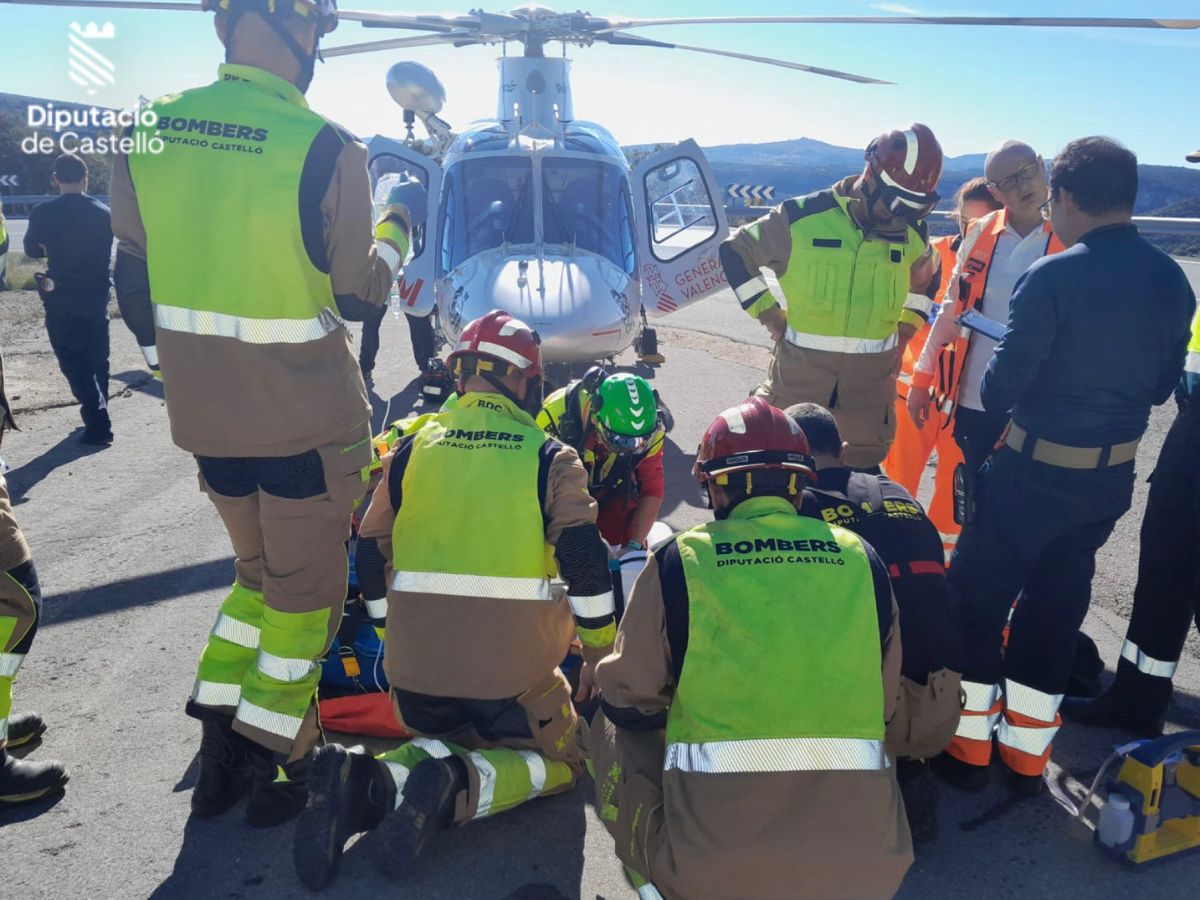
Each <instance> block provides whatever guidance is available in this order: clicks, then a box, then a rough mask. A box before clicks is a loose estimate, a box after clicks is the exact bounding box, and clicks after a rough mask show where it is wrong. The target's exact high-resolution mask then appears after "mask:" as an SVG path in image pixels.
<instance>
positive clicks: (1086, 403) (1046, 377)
mask: <svg viewBox="0 0 1200 900" xmlns="http://www.w3.org/2000/svg"><path fill="white" fill-rule="evenodd" d="M1195 306H1196V297H1195V295H1194V294H1193V293H1192V289H1191V287H1190V286H1189V285H1188V281H1187V276H1186V275H1184V273H1183V270H1182V269H1181V268H1180V267H1179V265H1178V264H1177V263H1176V262H1175V261H1174V260H1173V259H1171V258H1170V257H1169V256H1167V254H1165V253H1163V252H1162V251H1161V250H1159V249H1157V248H1156V247H1153V246H1152V245H1150V244H1149V243H1148V242H1147V241H1146V240H1144V239H1143V238H1142V237H1141V236H1140V235H1139V234H1138V232H1137V228H1136V227H1134V226H1133V225H1109V226H1105V227H1103V228H1097V229H1096V230H1094V231H1090V232H1088V233H1087V234H1086V235H1084V236H1083V238H1082V239H1080V241H1079V243H1077V244H1076V245H1075V246H1073V247H1071V248H1070V249H1069V250H1066V251H1064V252H1063V253H1059V254H1057V255H1055V256H1047V257H1044V258H1043V259H1040V260H1038V261H1037V262H1036V263H1034V264H1033V265H1032V266H1031V267H1030V269H1029V271H1028V272H1026V273H1025V275H1024V276H1023V277H1022V278H1021V280H1020V281H1019V282H1017V287H1016V290H1015V291H1014V292H1013V296H1012V309H1011V313H1010V316H1009V326H1008V332H1007V333H1006V334H1005V335H1004V339H1003V340H1002V341H1000V344H999V345H998V346H997V347H996V354H995V356H994V357H992V361H991V363H990V364H989V365H988V368H987V372H986V373H985V374H984V376H983V387H982V397H983V406H984V409H986V410H987V411H988V412H995V413H1005V412H1010V411H1011V413H1012V417H1013V421H1014V422H1016V423H1017V424H1018V425H1020V426H1021V427H1022V428H1024V429H1025V430H1026V431H1028V432H1029V433H1031V434H1033V435H1035V436H1036V437H1039V438H1045V439H1047V440H1051V441H1055V442H1056V443H1060V444H1069V445H1071V446H1075V447H1100V446H1104V445H1107V444H1120V443H1124V442H1125V441H1131V440H1135V439H1137V438H1140V437H1141V435H1142V433H1143V432H1144V431H1145V430H1146V425H1147V423H1148V422H1149V419H1150V408H1151V407H1152V406H1156V405H1157V404H1160V403H1165V402H1166V401H1167V399H1168V398H1170V396H1171V393H1172V392H1173V391H1174V390H1175V385H1176V384H1178V383H1179V376H1180V374H1181V373H1182V371H1183V361H1184V356H1185V355H1186V352H1187V344H1188V339H1189V336H1190V325H1191V319H1192V314H1193V312H1194V310H1195Z"/></svg>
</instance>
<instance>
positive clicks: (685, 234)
mask: <svg viewBox="0 0 1200 900" xmlns="http://www.w3.org/2000/svg"><path fill="white" fill-rule="evenodd" d="M0 3H15V4H27V5H39V6H65V7H100V8H112V9H161V10H199V9H200V8H201V7H200V4H199V3H177V2H157V0H136V2H110V0H0ZM339 19H341V20H344V21H352V22H358V23H360V24H361V25H362V26H363V27H365V28H370V29H395V30H401V31H409V32H416V34H410V35H407V36H403V37H397V38H387V39H383V40H376V41H368V42H363V43H354V44H348V45H339V46H331V47H326V48H323V56H324V58H326V59H333V58H336V57H340V56H347V55H352V54H361V53H373V52H381V51H395V50H408V49H415V48H419V47H426V46H435V45H451V46H455V47H474V46H489V45H491V46H494V45H500V46H501V47H502V48H503V56H502V57H501V58H500V59H499V62H498V65H499V81H498V100H497V106H496V112H495V115H494V116H493V117H492V118H489V119H484V120H480V121H476V122H472V123H471V124H470V125H469V126H468V127H467V128H466V129H465V130H463V131H462V132H461V133H458V134H455V133H454V132H453V130H452V129H451V128H450V126H449V125H448V124H447V123H446V122H445V121H443V120H442V119H441V118H439V116H438V114H439V113H440V112H441V111H442V107H443V105H444V103H445V99H446V98H445V91H444V89H443V88H442V86H441V84H440V82H439V81H438V79H437V77H436V76H435V75H434V73H433V72H431V71H430V70H429V69H427V68H425V67H424V66H422V65H420V64H418V63H415V62H400V63H397V64H396V65H393V66H392V67H391V69H390V70H389V72H388V76H387V87H388V90H389V93H390V94H391V96H392V98H393V99H394V100H395V101H396V102H397V103H398V104H399V105H400V106H401V107H402V109H403V110H404V124H405V127H406V130H407V134H406V136H405V137H403V138H392V137H385V136H376V137H375V138H373V139H371V140H370V142H369V144H368V153H369V166H370V169H371V176H372V186H373V189H375V190H376V192H377V194H376V195H377V197H378V196H379V186H380V184H381V183H384V184H386V183H387V182H386V179H389V178H392V179H394V178H396V177H398V176H399V175H401V174H404V173H406V174H408V175H411V176H414V177H416V178H418V179H419V180H420V181H421V182H422V184H423V185H424V186H425V188H426V190H427V193H428V196H429V198H430V203H429V213H428V216H427V218H426V220H425V221H424V222H415V223H413V224H414V229H413V246H412V251H411V256H410V258H409V259H408V260H407V262H406V264H405V267H404V270H403V274H402V277H401V279H400V281H399V283H398V285H397V295H398V299H399V302H400V306H401V308H402V309H403V310H404V312H406V313H407V314H409V315H411V316H414V317H431V318H432V319H433V320H434V321H435V322H436V325H437V328H436V331H437V332H438V333H439V337H440V338H441V343H443V344H444V343H445V342H449V343H451V344H453V342H454V341H455V340H456V339H457V337H458V335H459V333H461V331H462V329H463V327H464V326H465V325H466V323H467V322H469V321H471V320H472V319H474V318H476V317H478V316H481V315H483V314H484V313H486V312H488V311H489V310H491V309H494V308H500V309H503V310H505V311H507V312H510V313H512V314H513V315H515V316H517V317H519V318H521V319H523V320H524V321H526V322H528V323H529V324H530V325H531V326H532V327H533V328H535V329H536V330H537V331H538V333H539V335H540V336H541V338H542V353H543V358H544V360H545V362H546V363H547V364H548V368H549V369H550V371H551V379H552V380H563V379H564V378H565V377H569V375H570V374H571V373H572V372H573V371H574V370H576V369H577V368H582V367H585V366H588V365H590V364H592V363H595V362H600V361H611V360H613V359H614V358H615V357H616V356H618V355H619V354H621V353H622V352H624V351H625V350H626V349H628V348H629V347H631V346H632V347H634V348H635V350H636V351H637V353H638V355H639V358H640V360H641V361H642V362H646V363H658V362H661V361H662V357H661V355H660V354H659V353H658V341H657V332H656V330H655V328H654V327H652V326H651V324H650V317H654V318H656V319H657V318H658V317H661V316H665V315H669V314H671V313H673V312H676V311H678V310H680V309H682V308H684V307H686V306H689V305H691V304H693V303H696V302H698V301H700V300H703V299H705V298H707V297H710V296H712V295H714V294H716V293H717V292H719V291H721V290H722V289H724V288H725V287H727V280H726V278H725V275H724V272H723V270H722V267H721V264H720V262H719V259H718V255H717V253H718V248H719V246H720V244H721V242H722V241H723V240H724V239H725V237H726V235H727V233H728V221H727V218H726V215H725V210H724V205H723V202H722V201H721V199H720V192H719V190H718V187H717V185H716V184H715V181H714V178H713V174H712V171H711V169H710V168H709V166H708V163H707V161H706V160H705V158H704V154H703V153H702V152H701V150H700V148H699V147H698V146H697V145H696V143H695V142H694V141H691V140H688V141H684V142H682V143H680V144H677V145H675V146H673V147H669V148H667V149H664V150H661V151H659V152H657V153H653V154H651V155H650V156H649V157H648V158H646V159H644V160H641V161H640V162H638V163H637V164H636V165H633V166H631V165H630V164H629V161H628V159H627V158H626V156H625V154H624V152H623V151H622V148H621V146H620V144H619V143H618V142H617V140H616V139H615V138H614V137H613V135H612V134H611V133H610V132H609V131H608V129H606V128H605V127H604V126H602V125H599V124H597V123H594V122H588V121H585V120H581V119H577V118H576V117H575V110H574V104H573V102H572V94H571V84H570V65H571V64H570V60H569V59H568V58H567V56H566V50H567V47H568V46H574V47H578V48H592V47H595V46H597V45H601V44H607V45H616V46H632V47H645V48H656V49H674V50H683V51H688V52H695V53H702V54H710V55H715V56H721V57H728V58H734V59H740V60H745V61H748V62H753V63H760V64H767V65H771V66H776V67H781V68H785V69H791V70H796V71H802V72H807V73H810V74H815V75H819V76H823V77H830V78H837V79H842V80H846V81H851V82H856V83H860V84H866V85H871V84H890V82H887V81H883V80H880V79H877V78H873V77H869V76H865V75H859V74H855V73H851V72H844V71H838V70H835V69H828V68H822V67H817V66H809V65H805V64H803V63H799V62H794V61H790V60H781V59H774V58H770V57H765V56H757V55H751V54H746V53H738V52H733V51H730V50H723V49H719V48H712V47H698V46H693V45H685V44H679V43H675V42H670V41H664V40H656V39H652V38H647V37H643V36H640V35H637V34H634V33H633V32H634V31H635V30H639V29H647V28H656V27H663V26H672V25H759V26H769V25H784V24H793V25H796V24H798V25H803V24H809V25H814V24H822V25H949V26H1030V27H1054V28H1062V27H1091V28H1141V29H1197V28H1200V19H1152V18H1096V17H1078V18H1046V17H1027V16H1019V17H995V16H920V15H887V16H718V17H712V16H708V17H674V18H662V19H623V18H604V17H599V16H593V15H591V14H590V13H585V12H573V13H560V12H556V11H554V10H551V9H547V8H545V7H542V6H537V5H529V6H524V7H520V8H518V9H514V10H512V11H511V12H507V13H505V12H501V13H493V12H487V11H484V10H482V9H476V10H472V11H471V12H469V13H467V14H463V15H424V14H416V15H413V14H401V13H389V12H373V11H356V10H340V11H339ZM510 44H513V45H517V46H520V47H521V48H522V53H521V54H520V55H509V54H508V53H507V48H508V46H509V45H510ZM551 44H561V45H562V51H563V52H562V54H561V55H548V54H547V48H548V45H551ZM418 120H419V121H420V122H422V124H423V125H424V127H425V129H426V131H427V132H428V135H429V140H428V141H427V142H425V141H418V140H417V139H416V138H415V136H414V134H413V128H414V125H415V123H416V122H417V121H418ZM418 362H421V361H418ZM555 374H557V376H558V377H557V378H555V377H554V375H555Z"/></svg>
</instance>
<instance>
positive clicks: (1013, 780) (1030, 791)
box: [1007, 769, 1045, 800]
mask: <svg viewBox="0 0 1200 900" xmlns="http://www.w3.org/2000/svg"><path fill="white" fill-rule="evenodd" d="M1007 784H1008V789H1009V791H1010V792H1011V793H1012V794H1013V796H1014V797H1017V798H1019V799H1022V800H1025V799H1028V798H1031V797H1036V796H1038V795H1039V794H1040V793H1041V792H1042V789H1043V788H1044V787H1045V781H1043V780H1042V776H1041V775H1022V774H1021V773H1020V772H1014V771H1013V770H1012V769H1009V770H1008V778H1007Z"/></svg>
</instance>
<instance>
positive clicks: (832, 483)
mask: <svg viewBox="0 0 1200 900" xmlns="http://www.w3.org/2000/svg"><path fill="white" fill-rule="evenodd" d="M787 415H788V416H790V417H791V419H792V420H793V421H794V422H795V423H796V424H797V425H799V426H800V430H801V431H803V432H804V435H805V437H806V438H808V445H809V447H810V448H811V449H812V455H813V460H814V461H815V462H816V465H817V481H816V484H814V485H812V486H811V487H810V488H808V489H807V491H806V496H805V498H804V503H803V505H802V506H801V507H800V514H801V515H806V516H812V517H813V518H816V519H822V520H823V521H825V522H828V523H830V524H832V525H839V526H841V527H842V528H848V529H850V530H851V531H853V532H854V533H855V534H857V535H858V536H859V537H861V538H863V540H865V541H866V542H867V543H869V544H870V545H871V546H872V547H873V548H874V549H875V551H876V552H877V553H878V554H879V557H880V559H882V560H883V562H884V564H885V565H886V566H887V567H888V574H889V575H890V576H891V578H892V591H893V592H894V593H895V595H896V604H897V606H899V608H900V617H901V618H902V619H903V620H904V633H903V635H902V640H901V644H902V645H903V650H904V665H903V667H902V668H901V673H900V696H899V697H898V698H897V706H896V715H895V716H893V717H892V718H891V720H890V721H889V722H888V729H887V745H888V752H889V753H891V754H892V756H893V757H894V758H898V760H899V762H898V763H897V766H896V777H897V778H898V779H899V781H900V790H901V791H902V792H903V794H904V807H905V810H906V811H907V813H908V823H909V827H910V829H911V830H912V835H913V840H914V842H916V843H917V844H918V845H919V844H921V843H922V842H923V841H927V840H932V839H933V838H934V837H936V836H937V789H936V781H935V779H934V777H933V773H932V772H930V771H929V767H928V766H927V765H926V764H925V761H926V760H928V759H932V758H933V757H935V756H937V755H938V754H939V753H941V752H942V751H943V750H945V749H946V746H947V745H948V744H949V743H950V742H951V741H952V740H953V739H954V731H955V729H956V728H958V719H959V715H960V714H961V712H962V696H961V684H962V675H961V673H962V670H963V665H964V664H963V661H962V653H963V639H962V632H961V630H960V629H961V616H960V615H959V610H958V603H957V599H956V598H955V597H953V596H952V595H951V594H950V588H949V585H947V583H946V567H945V566H944V565H943V564H942V553H943V548H942V541H941V535H940V534H938V530H937V528H936V527H935V526H934V524H933V522H931V521H930V520H929V518H928V517H927V516H926V515H925V510H924V509H922V508H921V505H920V504H919V503H917V501H916V500H914V499H913V498H912V495H911V494H909V493H908V491H906V490H905V489H904V488H903V487H901V486H900V485H899V484H897V483H896V482H894V481H892V480H891V479H890V478H888V477H887V476H885V475H871V474H868V473H866V472H855V471H854V470H852V469H850V468H848V467H847V466H846V461H845V456H844V454H845V447H846V445H845V444H844V443H843V442H842V435H841V432H840V431H839V430H838V425H837V421H836V420H835V419H834V417H833V414H832V413H831V412H829V410H827V409H825V408H824V407H822V406H818V405H817V404H815V403H798V404H796V405H795V406H790V407H788V409H787Z"/></svg>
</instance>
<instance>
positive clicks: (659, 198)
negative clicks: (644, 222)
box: [644, 157, 718, 262]
mask: <svg viewBox="0 0 1200 900" xmlns="http://www.w3.org/2000/svg"><path fill="white" fill-rule="evenodd" d="M644 184H645V190H646V208H647V209H649V210H650V226H651V227H650V245H651V249H652V250H653V252H654V256H655V258H656V259H658V260H659V261H660V262H670V261H671V260H673V259H676V258H678V257H680V256H682V255H683V254H684V253H687V251H688V250H690V249H692V248H693V247H695V246H696V245H698V244H701V243H703V242H704V241H707V240H708V239H709V238H711V237H713V235H715V234H716V233H717V227H718V226H717V214H716V211H715V210H714V209H713V206H712V198H711V197H710V196H709V194H708V190H707V189H706V188H705V186H704V179H703V177H702V176H701V174H700V170H699V168H697V166H696V164H695V163H694V162H692V160H690V159H687V158H683V157H681V158H678V159H673V160H671V161H670V162H666V163H663V164H662V165H661V166H657V167H655V168H653V169H651V170H650V171H649V172H647V173H646V175H645V177H644Z"/></svg>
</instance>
